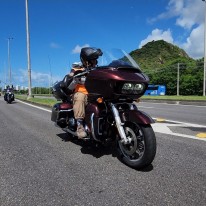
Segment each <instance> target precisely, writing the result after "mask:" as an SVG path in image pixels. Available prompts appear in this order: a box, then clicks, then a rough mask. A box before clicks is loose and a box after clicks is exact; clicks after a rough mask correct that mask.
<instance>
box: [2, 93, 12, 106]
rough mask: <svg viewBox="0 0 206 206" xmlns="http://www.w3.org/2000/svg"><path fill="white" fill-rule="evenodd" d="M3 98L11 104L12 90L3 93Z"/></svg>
mask: <svg viewBox="0 0 206 206" xmlns="http://www.w3.org/2000/svg"><path fill="white" fill-rule="evenodd" d="M4 100H5V101H6V102H7V103H8V104H11V103H12V101H14V94H13V93H12V92H7V93H5V95H4Z"/></svg>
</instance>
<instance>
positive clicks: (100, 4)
mask: <svg viewBox="0 0 206 206" xmlns="http://www.w3.org/2000/svg"><path fill="white" fill-rule="evenodd" d="M205 6H206V3H205V2H204V1H202V0H28V12H29V34H30V35H29V36H30V59H31V79H32V87H35V86H41V87H49V86H51V85H52V84H53V83H54V82H56V81H60V80H62V79H63V77H64V76H65V75H66V74H67V73H69V71H70V69H71V64H72V63H73V62H77V61H80V59H79V52H80V50H81V48H82V47H85V46H92V47H98V48H101V49H104V48H121V49H124V50H125V51H126V52H128V53H129V52H131V51H133V50H136V49H140V48H141V47H142V46H143V45H145V44H146V43H148V42H150V41H153V40H160V39H163V40H165V41H167V42H169V43H172V44H174V45H177V46H178V47H180V48H182V49H184V50H185V51H186V52H187V54H188V55H189V56H190V57H192V58H194V59H199V58H202V57H203V56H204V21H205ZM9 38H10V40H8V39H9ZM8 43H9V46H8ZM8 51H9V54H10V55H8ZM8 57H10V58H8ZM8 59H10V60H8ZM9 62H10V68H11V70H10V71H11V81H12V84H13V85H20V86H28V67H27V44H26V9H25V0H0V80H1V84H5V83H8V82H9Z"/></svg>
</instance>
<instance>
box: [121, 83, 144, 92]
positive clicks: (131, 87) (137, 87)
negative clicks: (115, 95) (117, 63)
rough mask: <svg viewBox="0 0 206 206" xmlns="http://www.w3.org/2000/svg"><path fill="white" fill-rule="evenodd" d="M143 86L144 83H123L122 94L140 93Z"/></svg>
mask: <svg viewBox="0 0 206 206" xmlns="http://www.w3.org/2000/svg"><path fill="white" fill-rule="evenodd" d="M144 88H145V86H144V84H133V83H124V84H123V86H122V94H140V93H142V92H143V90H144Z"/></svg>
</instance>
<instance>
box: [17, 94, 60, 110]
mask: <svg viewBox="0 0 206 206" xmlns="http://www.w3.org/2000/svg"><path fill="white" fill-rule="evenodd" d="M15 98H16V99H20V100H23V101H28V102H31V103H37V104H41V105H45V106H49V107H52V106H53V105H54V104H56V103H57V102H59V101H57V100H56V99H51V98H38V97H35V96H34V98H32V97H31V98H27V96H26V95H15Z"/></svg>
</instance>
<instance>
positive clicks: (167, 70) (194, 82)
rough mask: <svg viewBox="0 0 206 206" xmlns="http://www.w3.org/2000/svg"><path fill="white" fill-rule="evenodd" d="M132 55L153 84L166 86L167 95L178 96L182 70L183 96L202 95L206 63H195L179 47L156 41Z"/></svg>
mask: <svg viewBox="0 0 206 206" xmlns="http://www.w3.org/2000/svg"><path fill="white" fill-rule="evenodd" d="M130 55H131V56H132V57H133V58H134V59H135V60H136V61H137V62H138V64H139V65H140V67H141V69H142V71H143V72H144V73H146V74H147V75H148V76H149V78H150V83H151V84H163V85H166V88H167V94H168V95H175V94H176V93H177V74H178V67H179V76H180V80H179V84H180V95H202V90H203V89H202V88H203V65H204V60H203V58H202V59H199V60H195V59H192V58H191V57H189V56H188V54H187V53H186V52H185V51H184V50H183V49H180V48H179V47H177V46H175V45H173V44H170V43H168V42H166V41H164V40H158V41H152V42H149V43H147V44H146V45H144V46H143V47H142V48H141V49H137V50H134V51H132V52H131V53H130Z"/></svg>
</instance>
